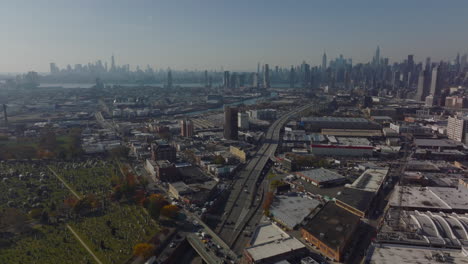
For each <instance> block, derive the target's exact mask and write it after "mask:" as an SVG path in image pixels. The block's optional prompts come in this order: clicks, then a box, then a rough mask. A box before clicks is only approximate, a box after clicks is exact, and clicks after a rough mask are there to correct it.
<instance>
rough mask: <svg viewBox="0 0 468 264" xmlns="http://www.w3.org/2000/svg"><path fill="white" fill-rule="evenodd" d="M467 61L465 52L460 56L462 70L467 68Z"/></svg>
mask: <svg viewBox="0 0 468 264" xmlns="http://www.w3.org/2000/svg"><path fill="white" fill-rule="evenodd" d="M467 61H468V58H467V55H466V54H463V56H461V58H460V71H464V70H466V66H468V64H467Z"/></svg>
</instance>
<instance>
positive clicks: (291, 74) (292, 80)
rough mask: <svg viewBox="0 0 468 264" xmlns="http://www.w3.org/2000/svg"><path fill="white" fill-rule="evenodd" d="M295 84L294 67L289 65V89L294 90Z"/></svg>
mask: <svg viewBox="0 0 468 264" xmlns="http://www.w3.org/2000/svg"><path fill="white" fill-rule="evenodd" d="M295 83H296V72H295V71H294V66H292V65H291V70H290V71H289V87H291V88H294V85H295Z"/></svg>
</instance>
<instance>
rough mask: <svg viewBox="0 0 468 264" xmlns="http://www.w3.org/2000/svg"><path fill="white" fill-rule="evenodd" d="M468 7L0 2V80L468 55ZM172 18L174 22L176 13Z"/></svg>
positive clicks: (364, 2) (363, 1) (211, 0)
mask: <svg viewBox="0 0 468 264" xmlns="http://www.w3.org/2000/svg"><path fill="white" fill-rule="evenodd" d="M467 9H468V2H467V1H458V0H457V1H450V4H447V3H446V2H443V1H433V0H430V1H410V2H408V1H403V0H398V1H392V2H375V1H369V0H359V1H352V2H334V3H330V2H327V3H324V2H314V1H296V2H294V4H286V3H285V2H283V1H272V0H270V1H255V2H250V1H246V0H242V1H215V0H207V1H203V2H202V3H199V2H196V1H189V0H176V1H158V2H153V1H146V0H144V1H123V0H117V1H109V0H103V1H90V0H85V1H59V0H53V1H48V2H47V3H44V2H42V3H40V1H14V2H8V3H3V4H2V9H1V10H0V29H1V30H2V32H7V33H5V34H4V35H3V36H4V38H3V41H2V48H1V49H0V72H27V71H30V70H34V71H37V72H48V71H49V63H50V62H55V63H56V64H57V65H59V66H61V67H65V66H66V65H67V64H70V65H72V66H73V65H74V64H76V63H81V64H85V63H88V62H94V61H96V60H99V59H100V60H102V61H107V62H109V61H110V56H111V55H112V54H115V57H116V63H117V64H120V65H121V64H130V65H131V67H132V69H134V68H135V66H136V65H140V66H141V67H146V65H148V64H149V65H151V66H152V67H155V68H157V69H160V68H164V69H165V68H167V67H171V68H174V69H178V70H183V69H199V70H204V69H213V70H219V69H220V68H221V67H224V69H229V70H245V71H247V70H255V69H256V65H257V62H262V63H269V64H270V65H281V66H286V67H287V66H289V65H291V64H299V63H301V62H302V61H303V60H305V61H307V62H309V63H311V64H312V65H318V64H320V62H321V58H322V54H323V52H324V50H325V51H326V53H327V55H328V58H329V59H333V58H335V57H338V56H339V55H340V54H343V55H344V56H345V57H350V58H352V59H353V62H354V63H359V62H368V61H370V60H371V59H372V55H373V54H374V51H375V49H376V46H377V45H380V47H381V52H382V56H383V57H389V58H390V61H391V62H393V61H400V60H402V59H403V58H405V57H406V56H407V55H408V54H414V55H415V61H417V62H419V61H423V60H424V59H425V57H427V56H431V58H432V61H438V60H442V59H443V60H453V59H454V58H455V56H456V54H457V52H460V53H465V52H467V51H468V48H467V45H466V44H467V43H468V35H467V34H460V32H465V31H466V29H465V26H466V25H467V24H468V16H466V14H465V11H466V10H467ZM174 14H176V15H174Z"/></svg>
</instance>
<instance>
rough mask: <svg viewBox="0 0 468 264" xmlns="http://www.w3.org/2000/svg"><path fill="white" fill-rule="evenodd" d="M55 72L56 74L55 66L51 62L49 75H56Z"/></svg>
mask: <svg viewBox="0 0 468 264" xmlns="http://www.w3.org/2000/svg"><path fill="white" fill-rule="evenodd" d="M57 72H58V69H57V65H56V64H55V62H51V63H50V74H54V73H57Z"/></svg>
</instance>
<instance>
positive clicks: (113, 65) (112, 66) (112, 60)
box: [110, 54, 115, 72]
mask: <svg viewBox="0 0 468 264" xmlns="http://www.w3.org/2000/svg"><path fill="white" fill-rule="evenodd" d="M110 71H111V72H115V58H114V54H112V57H111V69H110Z"/></svg>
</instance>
